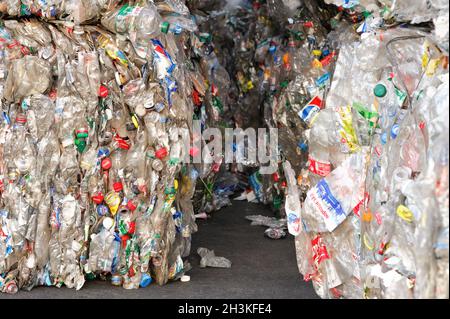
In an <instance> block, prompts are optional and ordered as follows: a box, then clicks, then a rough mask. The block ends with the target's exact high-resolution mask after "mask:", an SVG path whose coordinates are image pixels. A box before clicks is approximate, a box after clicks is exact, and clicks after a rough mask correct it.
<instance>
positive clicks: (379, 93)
mask: <svg viewBox="0 0 450 319" xmlns="http://www.w3.org/2000/svg"><path fill="white" fill-rule="evenodd" d="M373 93H374V94H375V96H376V97H379V98H382V97H385V96H386V94H387V89H386V87H385V86H384V85H383V84H381V83H380V84H377V85H376V86H375V89H374V90H373Z"/></svg>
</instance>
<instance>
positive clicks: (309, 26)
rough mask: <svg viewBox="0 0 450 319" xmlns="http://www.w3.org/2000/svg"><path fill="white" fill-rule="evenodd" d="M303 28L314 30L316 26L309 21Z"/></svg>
mask: <svg viewBox="0 0 450 319" xmlns="http://www.w3.org/2000/svg"><path fill="white" fill-rule="evenodd" d="M303 26H304V27H305V28H312V27H313V26H314V24H313V23H312V21H307V22H305V23H303Z"/></svg>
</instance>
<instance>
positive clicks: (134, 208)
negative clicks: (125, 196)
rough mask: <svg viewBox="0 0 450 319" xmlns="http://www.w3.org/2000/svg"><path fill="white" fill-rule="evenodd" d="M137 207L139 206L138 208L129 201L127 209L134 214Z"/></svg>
mask: <svg viewBox="0 0 450 319" xmlns="http://www.w3.org/2000/svg"><path fill="white" fill-rule="evenodd" d="M136 207H137V206H136V205H135V204H134V203H133V202H132V201H131V200H129V201H128V203H127V208H128V209H129V210H130V211H132V212H134V211H135V210H136Z"/></svg>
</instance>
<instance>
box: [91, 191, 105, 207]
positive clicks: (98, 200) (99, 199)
mask: <svg viewBox="0 0 450 319" xmlns="http://www.w3.org/2000/svg"><path fill="white" fill-rule="evenodd" d="M103 200H104V196H103V194H102V193H98V194H97V195H94V196H92V201H93V202H94V203H96V204H97V205H99V204H101V203H103Z"/></svg>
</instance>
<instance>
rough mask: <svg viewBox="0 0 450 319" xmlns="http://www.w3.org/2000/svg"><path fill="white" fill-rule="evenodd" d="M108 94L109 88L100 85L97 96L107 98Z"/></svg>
mask: <svg viewBox="0 0 450 319" xmlns="http://www.w3.org/2000/svg"><path fill="white" fill-rule="evenodd" d="M108 95H109V90H108V88H107V87H106V86H103V85H100V88H99V89H98V96H100V97H101V98H102V99H104V98H107V97H108Z"/></svg>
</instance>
